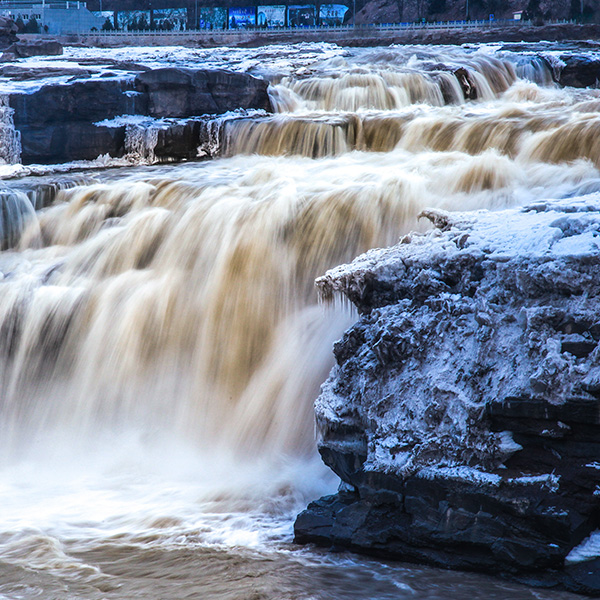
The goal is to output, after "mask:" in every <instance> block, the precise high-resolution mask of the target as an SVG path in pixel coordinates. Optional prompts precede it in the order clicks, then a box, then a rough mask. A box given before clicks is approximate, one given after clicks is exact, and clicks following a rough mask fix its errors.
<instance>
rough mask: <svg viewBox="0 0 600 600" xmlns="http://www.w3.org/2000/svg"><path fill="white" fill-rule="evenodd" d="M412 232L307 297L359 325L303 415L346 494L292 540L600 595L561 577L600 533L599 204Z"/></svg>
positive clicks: (588, 201) (304, 519)
mask: <svg viewBox="0 0 600 600" xmlns="http://www.w3.org/2000/svg"><path fill="white" fill-rule="evenodd" d="M424 216H425V217H427V218H429V219H430V220H431V221H432V222H433V224H434V226H435V228H434V230H433V231H430V232H428V233H426V234H412V235H410V236H407V237H406V238H404V239H403V240H401V241H400V243H399V244H397V245H396V246H394V247H392V248H386V249H378V250H372V251H370V252H367V253H366V254H364V255H362V256H360V257H358V258H357V259H356V260H355V261H354V262H353V263H351V264H350V265H343V266H340V267H338V268H335V269H332V270H331V271H329V272H328V273H327V274H326V275H325V276H324V277H322V278H320V279H319V280H317V286H318V288H319V290H320V293H321V295H322V297H323V298H325V299H330V298H332V297H333V296H335V295H336V294H343V295H345V296H346V297H347V298H348V299H349V300H350V301H352V302H353V303H354V304H355V305H356V307H357V308H358V310H359V313H360V314H361V317H360V319H359V321H358V322H357V323H356V324H355V325H354V326H353V327H352V328H351V329H350V330H348V331H347V332H346V333H345V334H344V337H343V338H342V339H341V340H340V341H339V342H337V343H336V344H335V346H334V354H335V357H336V361H337V365H336V367H335V368H334V369H333V371H332V373H331V375H330V377H329V379H328V380H327V381H326V382H325V384H324V385H323V387H322V390H321V395H320V397H319V398H318V400H317V402H316V420H317V431H318V434H319V449H320V452H321V455H322V457H323V459H324V461H325V462H326V463H327V464H328V465H329V466H330V467H331V468H332V469H333V470H334V471H335V472H336V473H337V474H338V475H339V476H340V477H341V478H342V480H343V482H344V484H343V488H341V491H340V493H339V494H337V495H336V496H333V497H329V498H324V499H321V500H319V501H317V502H315V503H313V504H311V505H310V506H309V508H308V509H307V511H305V512H304V513H302V514H301V515H300V516H299V518H298V520H297V522H296V539H297V540H298V541H314V542H317V543H321V544H326V545H329V544H334V545H338V546H345V547H349V548H352V549H355V550H358V551H364V552H369V553H375V554H383V555H388V556H393V557H396V558H401V559H405V560H415V561H419V562H429V563H434V564H438V565H441V566H444V567H458V568H470V569H478V570H488V571H492V572H504V573H509V574H512V576H514V577H517V578H519V579H521V580H524V581H535V582H537V583H539V584H542V585H562V586H565V587H568V588H569V589H572V590H574V591H580V592H584V593H588V594H600V570H599V569H598V568H596V567H594V566H593V565H595V561H594V557H593V556H589V553H588V554H586V561H577V562H574V561H569V563H568V564H567V565H566V566H565V558H566V557H567V555H568V554H569V553H570V552H571V551H572V550H573V549H574V548H575V547H577V546H578V545H579V544H580V543H581V542H582V541H583V540H585V539H586V538H587V537H588V536H589V535H590V534H591V533H592V532H593V531H594V530H596V529H597V527H598V519H599V517H600V495H599V492H598V490H600V469H598V468H596V466H595V465H596V464H597V463H596V462H595V461H596V460H597V459H598V456H600V348H599V347H598V341H599V340H600V195H590V196H586V197H583V198H576V199H569V200H563V201H549V202H542V203H538V204H536V205H530V206H527V207H525V208H522V209H516V210H515V209H513V210H507V211H502V212H487V211H479V212H474V213H445V212H441V211H430V212H427V213H426V214H425V215H424ZM590 561H591V562H590ZM588 567H590V568H591V571H590V568H588ZM590 573H591V575H590ZM594 573H595V574H594Z"/></svg>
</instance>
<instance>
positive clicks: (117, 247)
mask: <svg viewBox="0 0 600 600" xmlns="http://www.w3.org/2000/svg"><path fill="white" fill-rule="evenodd" d="M386 52H387V54H386V53H382V54H379V55H378V54H375V55H374V56H371V57H370V60H372V61H373V64H374V65H375V66H374V67H373V68H372V69H371V70H369V69H368V68H367V67H366V66H365V65H363V64H352V65H347V66H346V68H345V70H344V69H342V71H341V72H337V73H333V72H332V68H331V65H325V66H324V67H323V72H319V69H318V68H316V69H315V70H314V71H312V72H309V71H307V72H306V73H304V74H303V75H301V76H298V75H296V76H289V75H288V76H284V77H281V78H279V80H278V81H279V82H278V83H277V84H276V85H274V86H273V89H272V90H271V94H272V98H275V99H276V100H277V102H275V105H276V106H277V107H278V108H279V110H280V111H282V112H279V113H277V114H274V115H265V114H264V113H251V114H248V113H231V114H228V115H224V116H222V117H218V118H202V119H199V120H198V123H199V124H198V125H197V126H198V127H199V128H200V129H199V138H198V139H199V140H200V146H199V148H198V155H199V156H209V157H218V156H220V157H224V158H223V159H222V160H216V161H213V162H204V163H202V164H198V165H193V164H190V165H188V166H179V167H175V166H173V167H169V168H168V170H166V167H163V169H165V170H163V171H160V172H159V171H156V172H154V171H153V172H152V174H146V175H144V174H143V173H140V174H139V175H137V176H135V177H129V178H122V179H120V180H117V181H115V182H112V183H111V182H109V181H104V182H102V181H101V179H102V178H99V181H93V180H90V179H81V180H79V181H75V180H73V181H75V183H77V184H78V185H76V186H74V187H72V186H70V185H67V184H66V183H65V184H64V185H63V184H61V185H58V186H57V185H54V184H52V185H50V186H49V187H48V189H47V190H46V191H43V190H42V188H40V190H42V191H39V193H37V195H34V196H35V197H33V196H32V197H31V198H32V200H31V201H29V200H27V197H26V196H25V195H24V194H22V193H21V194H20V195H19V194H16V195H13V196H10V198H9V195H8V194H7V195H6V197H5V199H4V200H3V205H2V206H3V213H2V216H3V221H2V227H3V236H4V237H3V239H4V240H5V247H11V248H14V250H13V251H12V252H10V253H7V254H6V255H4V256H2V257H0V258H1V260H0V273H3V275H4V279H3V280H2V284H1V285H0V331H2V332H3V334H4V336H5V339H6V340H8V342H7V343H6V344H5V345H3V346H2V348H0V354H1V356H0V397H1V398H2V405H1V410H2V415H3V419H2V422H1V423H2V424H1V425H0V434H1V435H0V439H1V442H0V443H1V444H3V446H4V448H5V450H6V455H7V456H11V455H12V456H18V455H19V453H21V452H28V451H31V444H29V443H28V440H29V439H35V440H36V447H37V445H39V446H40V447H43V446H44V444H46V446H47V447H51V446H52V444H53V443H55V442H56V439H58V438H60V439H63V440H70V442H69V443H71V444H74V445H77V444H80V445H85V444H89V443H94V440H95V439H96V437H97V436H98V435H100V432H112V433H115V432H125V431H127V430H129V429H135V430H138V431H140V432H142V433H143V435H145V436H151V437H152V436H156V435H158V433H157V432H160V434H161V435H171V436H173V437H175V438H177V439H186V440H189V441H190V442H191V443H193V444H197V445H198V446H199V447H202V448H205V449H214V448H221V449H223V452H227V453H232V454H234V455H237V456H248V455H253V456H259V455H260V456H276V455H280V454H285V455H288V456H307V455H310V454H311V453H312V452H313V450H314V447H313V444H314V441H313V432H312V419H311V402H312V399H313V398H314V397H315V396H316V395H317V392H318V388H319V384H320V382H321V381H323V379H324V378H325V376H326V373H327V371H328V370H329V368H330V367H331V366H332V364H333V363H332V358H331V356H330V346H331V343H332V342H333V341H334V340H335V339H336V337H338V336H339V335H341V333H342V331H343V329H344V327H345V326H346V325H347V323H348V322H349V319H350V320H351V319H352V315H349V313H348V310H347V309H345V308H344V307H333V308H324V307H321V306H319V305H318V301H317V298H316V296H315V292H314V289H313V282H314V279H315V278H316V277H318V276H319V275H321V274H322V273H324V271H325V270H327V269H328V268H331V267H333V266H335V265H337V264H340V263H342V262H346V261H350V260H352V259H353V258H354V257H355V256H356V255H358V254H360V253H361V252H364V251H366V250H368V249H369V248H372V247H377V246H384V245H389V244H393V243H395V242H396V241H397V240H398V239H399V237H400V236H402V235H404V234H406V233H407V232H409V231H410V230H415V229H418V228H419V227H423V226H424V225H423V224H420V223H419V222H418V220H417V215H418V214H419V212H420V211H421V210H422V209H424V208H426V207H430V206H437V207H439V208H445V209H468V208H483V207H487V208H492V209H494V208H498V207H503V206H508V205H513V204H518V203H520V202H524V201H527V200H531V199H535V198H544V197H547V196H549V195H554V196H560V195H565V196H566V195H572V194H573V193H575V192H574V191H575V190H578V189H584V187H582V186H586V185H587V186H588V187H589V186H594V185H596V183H594V182H597V180H598V179H599V173H598V170H597V168H598V165H599V163H598V159H599V157H598V149H597V148H596V143H595V140H596V138H597V136H596V135H595V132H596V128H597V124H596V121H597V119H596V117H595V116H594V113H593V106H592V105H591V104H589V102H592V100H590V99H585V101H586V102H587V103H588V104H587V105H585V102H584V101H583V100H581V99H579V98H574V97H573V96H572V95H570V92H568V91H564V90H557V89H555V88H554V87H551V86H550V87H547V88H544V87H540V86H539V85H538V84H535V83H533V82H530V81H529V82H528V81H523V80H519V79H518V78H517V72H518V69H515V68H514V67H513V65H512V64H511V63H510V62H509V61H507V60H499V59H496V58H493V57H489V56H481V55H477V56H471V57H468V59H465V60H464V61H463V63H461V64H462V66H459V64H458V63H452V62H451V61H447V62H446V63H442V62H440V61H439V60H437V59H436V60H434V59H435V58H436V57H433V58H422V57H421V58H418V59H417V58H415V59H414V60H413V59H412V58H411V59H410V60H408V62H406V63H403V64H402V65H400V66H398V65H396V64H395V63H394V61H393V60H392V59H390V58H389V57H390V51H386ZM392 58H393V57H392ZM540 65H541V66H540ZM540 65H537V66H536V68H537V69H538V71H535V69H534V71H535V72H536V73H538V72H539V70H540V69H542V68H545V67H544V65H543V64H541V63H540ZM334 67H335V65H334ZM334 70H335V69H334ZM586 106H587V110H588V112H586V111H585V110H584V109H585V107H586ZM566 108H568V109H569V110H566ZM571 108H574V109H575V110H571ZM167 125H169V124H168V123H167ZM167 125H165V124H164V123H161V124H159V123H152V124H150V125H148V124H147V123H139V124H135V123H133V124H129V125H128V126H127V130H126V131H127V135H126V145H127V151H128V152H129V153H130V154H131V155H135V156H137V157H138V158H139V159H141V160H143V161H144V162H148V163H154V162H157V157H156V156H155V148H156V145H157V141H158V135H159V129H160V128H161V127H163V126H167ZM175 125H177V124H176V123H175ZM169 126H170V125H169ZM177 126H178V125H177ZM193 126H194V127H195V126H196V123H194V124H193ZM575 140H577V143H576V142H575ZM155 168H157V167H155ZM44 189H45V188H44ZM46 192H47V193H46ZM30 195H31V194H30ZM32 203H33V205H34V206H35V207H36V208H42V207H44V208H43V210H41V211H40V212H38V214H37V218H33V208H32Z"/></svg>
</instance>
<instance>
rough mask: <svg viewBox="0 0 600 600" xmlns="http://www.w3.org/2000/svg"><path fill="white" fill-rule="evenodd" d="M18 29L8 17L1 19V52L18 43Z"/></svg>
mask: <svg viewBox="0 0 600 600" xmlns="http://www.w3.org/2000/svg"><path fill="white" fill-rule="evenodd" d="M17 31H18V28H17V26H16V25H15V22H14V21H13V20H12V19H9V18H8V17H0V50H3V49H4V48H8V47H9V46H10V45H11V44H13V43H14V42H16V41H17Z"/></svg>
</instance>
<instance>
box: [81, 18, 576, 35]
mask: <svg viewBox="0 0 600 600" xmlns="http://www.w3.org/2000/svg"><path fill="white" fill-rule="evenodd" d="M574 23H576V21H573V20H566V19H564V20H555V21H545V23H544V24H545V25H563V24H574ZM529 25H532V22H531V21H514V20H512V19H506V20H494V21H490V20H487V19H485V20H478V21H438V22H434V23H368V24H361V25H332V26H329V25H313V26H307V27H267V28H262V27H252V28H239V29H186V30H183V31H180V30H177V31H157V30H140V31H94V32H91V33H93V35H102V36H126V35H139V36H144V35H145V36H148V35H152V36H154V35H156V36H161V35H164V36H172V35H175V36H176V35H190V34H199V35H235V34H237V35H239V34H240V33H253V34H261V35H263V34H264V35H277V34H280V33H301V32H310V31H324V30H326V31H340V32H341V31H348V32H352V31H355V32H367V31H404V30H410V29H465V28H481V27H487V28H489V27H523V26H525V27H527V26H529Z"/></svg>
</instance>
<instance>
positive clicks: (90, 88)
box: [10, 68, 270, 164]
mask: <svg viewBox="0 0 600 600" xmlns="http://www.w3.org/2000/svg"><path fill="white" fill-rule="evenodd" d="M267 87H268V84H267V82H266V81H263V80H261V79H257V78H255V77H252V76H250V75H246V74H241V73H234V72H230V71H224V70H212V71H209V70H194V69H172V68H168V69H156V70H152V71H145V72H142V73H140V74H139V75H137V76H136V77H135V78H133V77H130V78H128V79H122V78H115V79H108V78H106V79H98V78H95V79H88V80H84V81H75V82H73V83H70V84H66V85H65V84H48V85H45V86H43V87H41V88H39V89H38V90H37V91H35V92H33V93H18V94H12V95H11V96H10V107H11V108H13V109H14V116H13V119H14V124H15V128H16V129H17V130H18V131H20V133H21V149H22V151H21V160H22V162H23V163H24V164H27V163H57V162H68V161H72V160H92V159H95V158H96V157H98V156H99V155H103V154H108V155H110V156H113V157H118V156H121V155H123V153H124V152H125V126H122V127H114V126H103V125H101V124H100V123H101V122H102V121H105V120H107V119H109V120H110V119H114V118H115V117H118V116H123V115H141V116H149V117H158V118H162V117H177V118H188V117H197V116H200V115H207V114H208V115H215V114H221V113H224V112H227V111H232V110H235V109H239V108H242V109H266V110H270V101H269V97H268V94H267ZM174 131H175V129H172V130H171V133H173V132H174ZM163 137H164V136H163ZM196 137H197V136H196ZM194 140H195V138H194V136H189V135H188V137H187V138H184V139H182V140H180V141H178V142H177V144H178V146H179V147H181V145H182V144H184V145H185V144H186V143H187V142H189V143H192V142H193V141H194ZM169 143H171V144H172V143H173V141H172V140H170V141H168V142H166V146H168V144H169ZM166 146H165V147H166ZM196 150H197V148H196V147H191V146H186V147H185V149H184V150H182V149H181V148H180V150H179V151H178V152H179V153H178V154H176V155H175V156H172V157H168V158H180V157H182V155H185V156H186V157H188V156H195V154H196Z"/></svg>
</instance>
